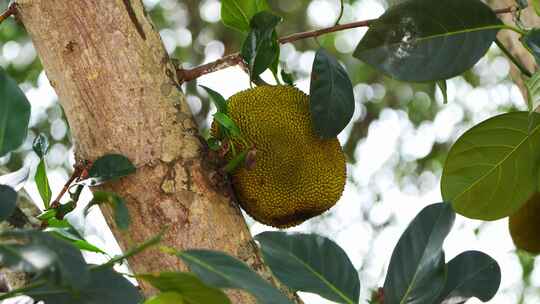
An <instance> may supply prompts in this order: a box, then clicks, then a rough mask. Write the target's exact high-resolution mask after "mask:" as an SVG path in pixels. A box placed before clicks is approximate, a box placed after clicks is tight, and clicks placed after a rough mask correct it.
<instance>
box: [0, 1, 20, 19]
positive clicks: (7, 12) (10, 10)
mask: <svg viewBox="0 0 540 304" xmlns="http://www.w3.org/2000/svg"><path fill="white" fill-rule="evenodd" d="M16 13H17V4H16V3H15V2H12V3H11V4H10V5H9V6H8V8H7V9H6V10H5V11H4V12H3V13H2V14H1V15H0V23H2V22H4V20H6V19H7V18H9V17H10V16H13V15H15V14H16Z"/></svg>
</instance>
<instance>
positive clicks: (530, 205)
mask: <svg viewBox="0 0 540 304" xmlns="http://www.w3.org/2000/svg"><path fill="white" fill-rule="evenodd" d="M508 226H509V228H510V235H511V236H512V240H513V241H514V244H515V245H516V247H517V248H519V249H522V250H525V251H528V252H530V253H533V254H540V192H537V193H535V194H534V195H533V196H531V197H530V198H529V200H528V201H527V202H526V203H525V204H524V205H523V206H522V207H521V208H520V209H519V210H518V211H517V212H516V213H514V214H513V215H511V216H510V219H509V222H508Z"/></svg>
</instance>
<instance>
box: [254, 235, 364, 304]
mask: <svg viewBox="0 0 540 304" xmlns="http://www.w3.org/2000/svg"><path fill="white" fill-rule="evenodd" d="M255 239H256V240H257V241H259V243H260V244H261V249H262V253H263V257H264V261H265V262H266V263H267V264H268V266H269V267H270V269H271V270H272V273H273V274H274V275H276V277H277V278H278V279H279V280H280V281H281V282H283V283H284V284H285V285H287V286H288V287H289V288H291V289H292V290H294V291H305V292H311V293H316V294H318V295H320V296H322V297H324V298H327V299H328V300H331V301H334V302H338V303H358V300H359V297H360V281H359V279H358V273H357V271H356V269H355V268H354V266H353V264H352V263H351V261H350V260H349V258H348V257H347V254H346V253H345V251H343V249H341V248H340V247H339V246H338V245H337V244H336V243H334V242H333V241H332V240H330V239H328V238H325V237H322V236H319V235H315V234H302V233H295V234H287V233H285V232H263V233H261V234H259V235H257V236H256V237H255Z"/></svg>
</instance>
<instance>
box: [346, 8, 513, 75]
mask: <svg viewBox="0 0 540 304" xmlns="http://www.w3.org/2000/svg"><path fill="white" fill-rule="evenodd" d="M501 27H502V22H501V21H500V20H499V19H498V18H497V16H496V15H495V13H494V12H493V11H492V10H491V9H490V8H489V7H488V6H487V5H485V4H484V3H482V2H481V1H480V0H439V1H433V0H410V1H403V2H401V3H399V4H398V5H395V6H392V7H390V8H389V9H388V10H387V11H386V12H385V13H384V14H383V15H382V16H381V17H380V18H379V19H377V20H376V21H373V22H371V23H370V26H369V30H368V31H367V33H366V35H365V36H364V37H363V38H362V40H361V41H360V43H359V44H358V46H357V48H356V50H355V52H354V57H356V58H358V59H360V60H363V61H365V62H366V63H368V64H370V65H372V66H373V67H375V68H376V69H378V70H379V71H381V72H383V73H386V74H388V75H389V76H390V77H393V78H395V79H398V80H402V81H416V82H423V81H436V80H443V79H448V78H451V77H454V76H456V75H460V74H461V73H463V72H465V71H467V70H468V69H469V68H471V67H472V66H473V65H474V64H475V63H476V62H477V61H478V60H480V58H482V56H484V54H485V53H486V52H487V50H488V49H489V47H490V46H491V44H492V42H493V41H494V40H495V36H496V34H497V31H498V30H499V29H500V28H501Z"/></svg>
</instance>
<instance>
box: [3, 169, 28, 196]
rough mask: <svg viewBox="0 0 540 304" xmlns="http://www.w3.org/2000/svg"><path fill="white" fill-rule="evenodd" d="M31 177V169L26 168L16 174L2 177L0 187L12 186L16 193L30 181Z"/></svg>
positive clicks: (12, 173)
mask: <svg viewBox="0 0 540 304" xmlns="http://www.w3.org/2000/svg"><path fill="white" fill-rule="evenodd" d="M29 176H30V168H29V167H26V166H25V167H22V168H20V169H19V170H17V171H15V172H11V173H8V174H4V175H0V185H6V186H10V187H11V188H13V189H15V191H19V190H21V188H22V187H23V186H24V183H25V182H26V181H27V180H28V177H29Z"/></svg>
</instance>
